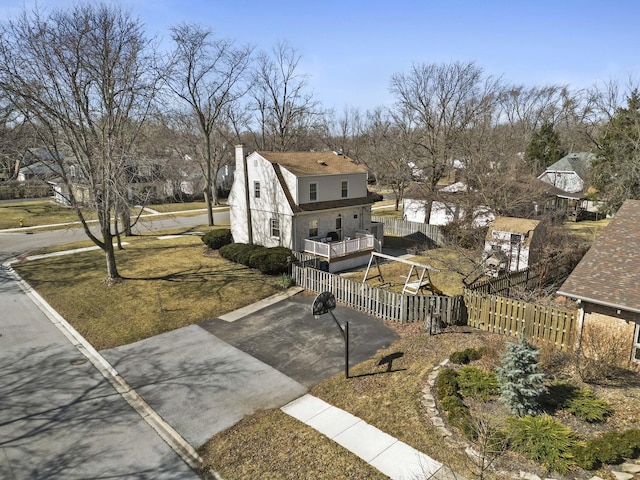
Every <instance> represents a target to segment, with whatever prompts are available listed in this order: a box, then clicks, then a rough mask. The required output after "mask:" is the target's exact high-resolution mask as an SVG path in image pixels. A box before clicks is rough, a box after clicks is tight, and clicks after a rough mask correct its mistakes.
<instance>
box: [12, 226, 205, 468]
mask: <svg viewBox="0 0 640 480" xmlns="http://www.w3.org/2000/svg"><path fill="white" fill-rule="evenodd" d="M202 223H206V217H205V216H202V215H199V216H195V217H182V218H167V217H163V218H162V219H161V220H158V221H155V222H153V223H145V224H143V225H142V227H143V228H145V229H149V228H158V229H163V228H175V227H179V226H184V227H191V226H194V225H199V224H202ZM85 238H86V237H85V235H84V233H83V232H82V231H81V230H80V229H77V228H76V229H65V230H56V231H48V232H38V233H33V234H26V233H13V234H6V233H0V261H5V260H7V259H9V258H12V257H15V256H16V255H19V254H21V253H24V252H26V251H30V250H34V249H37V248H41V247H43V246H49V245H54V244H64V243H68V242H73V241H77V240H83V239H85ZM0 378H1V380H0V478H2V479H9V480H13V479H51V478H61V479H62V478H63V479H76V478H135V479H147V478H148V479H158V478H166V479H182V478H185V479H189V478H198V477H197V476H196V474H195V473H194V472H193V471H192V470H191V469H190V468H189V467H188V466H187V465H186V464H185V463H184V462H183V461H182V460H181V459H180V457H179V456H178V455H177V454H176V453H175V452H174V451H173V450H171V449H170V448H169V446H168V445H167V444H166V443H164V441H163V440H162V439H161V438H160V437H159V436H158V435H157V434H156V432H155V431H153V430H152V429H151V427H149V426H148V425H147V423H145V422H144V420H143V419H142V418H141V417H140V416H139V415H138V414H137V413H135V412H134V410H133V409H132V408H131V407H130V406H129V405H128V404H127V402H126V401H125V400H124V399H123V398H122V397H121V396H120V395H119V394H118V393H117V392H116V391H115V390H114V389H113V387H112V386H111V385H110V384H109V383H108V382H107V381H106V380H105V378H104V377H103V376H102V375H101V374H100V373H99V372H98V370H96V369H95V368H94V367H93V365H92V364H91V363H89V362H88V361H87V360H86V358H85V357H84V356H82V355H81V354H80V352H79V351H78V350H77V349H76V348H75V347H74V346H73V345H72V344H71V343H70V342H69V341H68V340H67V338H66V337H65V336H64V335H63V334H62V333H61V332H60V330H58V329H57V327H55V326H54V325H53V324H52V323H51V321H50V320H49V319H48V318H47V317H46V316H45V314H44V313H43V312H42V311H41V310H40V309H39V308H38V307H37V306H36V305H35V304H34V303H33V302H32V301H31V299H30V298H29V297H27V295H25V293H24V292H23V291H22V290H21V289H20V288H19V287H18V285H17V284H16V282H15V281H14V278H13V277H12V276H11V275H9V273H8V271H7V270H6V269H0Z"/></svg>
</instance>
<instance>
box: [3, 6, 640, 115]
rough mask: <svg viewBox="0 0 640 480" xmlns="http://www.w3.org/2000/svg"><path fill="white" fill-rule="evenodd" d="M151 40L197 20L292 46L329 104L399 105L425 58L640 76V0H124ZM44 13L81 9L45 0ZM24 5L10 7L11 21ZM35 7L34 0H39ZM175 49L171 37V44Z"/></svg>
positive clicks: (547, 76) (526, 75) (528, 81)
mask: <svg viewBox="0 0 640 480" xmlns="http://www.w3.org/2000/svg"><path fill="white" fill-rule="evenodd" d="M117 3H119V4H121V5H123V6H125V7H126V8H128V9H129V10H130V11H131V12H132V13H133V14H135V15H137V16H139V17H140V18H141V19H142V20H143V21H144V22H145V24H146V25H147V29H148V33H149V34H156V35H158V36H159V37H161V38H164V39H165V40H166V39H167V37H168V29H169V27H170V26H171V25H174V24H176V23H181V22H196V23H201V24H203V25H207V26H210V27H211V28H212V29H213V30H214V31H215V32H216V33H217V34H218V35H219V36H221V37H225V38H234V39H236V40H237V41H239V42H241V43H251V44H253V45H255V46H256V47H258V48H262V49H268V48H271V47H272V46H273V45H274V44H275V43H276V42H277V41H281V40H286V41H288V42H289V43H290V44H291V45H292V46H294V47H295V48H296V49H297V50H298V51H299V53H300V54H301V55H302V62H301V71H303V72H304V73H307V74H308V75H310V79H309V85H310V88H311V89H312V91H313V92H314V94H315V95H316V97H317V98H318V99H319V100H321V101H322V103H323V104H324V106H325V107H327V108H335V109H336V110H338V111H341V110H342V109H343V108H344V107H345V106H347V105H348V106H353V107H359V108H361V109H362V110H366V109H370V108H373V107H375V106H378V105H390V104H391V103H392V102H393V97H392V96H391V94H390V93H389V82H390V78H391V76H392V75H393V74H394V73H398V72H406V71H408V70H409V69H410V67H411V65H412V64H413V63H440V62H450V61H463V62H467V61H474V62H476V63H477V65H479V66H480V67H482V68H483V70H484V71H485V73H486V74H488V75H494V76H501V77H502V78H503V79H504V80H505V81H506V82H509V83H514V84H523V85H527V86H533V85H548V84H563V85H564V84H568V85H570V86H572V87H574V88H582V87H588V86H591V85H593V84H594V83H596V82H604V81H608V80H610V79H617V80H619V81H621V82H622V83H626V82H627V80H628V79H629V78H630V77H632V78H633V79H636V78H637V77H638V75H640V48H639V47H640V41H639V40H640V28H638V26H637V21H638V18H639V17H640V2H637V1H635V0H609V1H602V0H583V1H573V0H572V1H562V0H556V1H551V0H537V1H533V0H530V1H519V0H511V1H503V0H496V1H491V0H487V1H481V0H475V1H472V0H449V1H431V0H423V1H418V0H395V1H394V0H387V1H382V0H369V1H356V0H351V1H350V0H342V1H335V0H325V1H322V0H316V1H314V2H308V1H304V0H298V1H277V0H272V1H268V0H262V1H256V0H208V1H207V0H182V1H180V0H120V1H119V2H117ZM38 4H39V5H40V7H45V8H52V7H53V8H57V7H62V6H67V5H72V4H73V2H72V1H70V0H39V2H38ZM23 5H24V2H23V1H22V0H2V2H0V17H1V18H2V19H3V20H4V19H6V18H7V17H8V16H11V15H15V13H16V12H17V11H19V10H20V9H21V8H22V6H23ZM26 5H27V6H29V5H33V2H30V1H27V2H26ZM167 44H168V42H167Z"/></svg>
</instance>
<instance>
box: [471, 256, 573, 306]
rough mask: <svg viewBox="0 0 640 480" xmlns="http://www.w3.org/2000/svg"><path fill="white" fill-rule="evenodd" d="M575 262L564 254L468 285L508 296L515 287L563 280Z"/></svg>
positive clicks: (478, 289)
mask: <svg viewBox="0 0 640 480" xmlns="http://www.w3.org/2000/svg"><path fill="white" fill-rule="evenodd" d="M575 263H576V262H575V259H573V258H572V257H571V255H564V256H560V257H557V258H554V259H549V260H546V261H544V262H539V263H535V264H533V265H531V266H530V267H529V268H526V269H524V270H520V271H519V272H506V273H504V274H503V275H500V276H499V277H498V278H490V279H489V280H483V281H479V282H474V283H472V284H470V285H467V288H468V289H470V290H473V291H475V292H480V293H484V294H488V295H498V294H503V295H507V296H508V295H510V293H511V289H512V288H514V287H519V288H529V289H531V288H540V287H543V286H545V285H548V284H550V283H554V282H561V281H562V280H565V279H566V278H567V277H568V276H569V274H570V273H571V270H573V266H574V265H575Z"/></svg>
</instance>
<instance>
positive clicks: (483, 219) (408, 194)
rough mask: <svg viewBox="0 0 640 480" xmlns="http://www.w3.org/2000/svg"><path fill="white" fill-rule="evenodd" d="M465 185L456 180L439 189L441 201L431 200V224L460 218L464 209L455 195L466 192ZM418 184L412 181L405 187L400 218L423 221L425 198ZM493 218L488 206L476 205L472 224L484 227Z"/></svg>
mask: <svg viewBox="0 0 640 480" xmlns="http://www.w3.org/2000/svg"><path fill="white" fill-rule="evenodd" d="M466 191H467V186H466V185H465V184H464V183H462V182H456V183H453V184H451V185H447V186H446V187H442V188H441V189H440V191H439V192H440V193H439V194H440V196H441V197H442V198H441V199H442V201H433V202H431V214H430V216H429V221H428V222H426V223H429V224H431V225H441V226H442V225H448V224H449V223H451V222H455V221H458V220H461V219H463V218H464V217H465V215H466V211H465V210H464V208H463V207H461V206H460V202H459V201H458V199H457V197H458V196H459V194H460V193H462V192H466ZM423 197H424V194H423V193H422V192H421V189H420V187H419V185H417V184H415V183H413V184H411V185H410V186H409V188H407V190H406V191H405V193H404V197H403V199H402V218H403V219H404V220H408V221H410V222H418V223H425V220H426V216H427V200H425V199H424V198H423ZM494 218H495V216H494V214H493V213H492V212H491V210H490V209H489V207H484V206H477V207H476V208H475V209H474V211H473V220H472V223H473V226H474V227H485V226H487V225H488V224H489V223H491V221H492V220H493V219H494Z"/></svg>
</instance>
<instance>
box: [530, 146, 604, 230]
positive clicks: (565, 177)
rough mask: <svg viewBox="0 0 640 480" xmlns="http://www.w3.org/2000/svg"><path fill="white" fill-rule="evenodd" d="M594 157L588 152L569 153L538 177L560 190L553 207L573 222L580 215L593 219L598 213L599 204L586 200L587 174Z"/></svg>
mask: <svg viewBox="0 0 640 480" xmlns="http://www.w3.org/2000/svg"><path fill="white" fill-rule="evenodd" d="M595 157H596V156H595V155H594V154H593V153H588V152H580V153H570V154H568V155H565V156H564V157H562V158H561V159H560V160H558V161H557V162H556V163H554V164H553V165H551V166H549V167H547V169H546V170H545V171H544V172H543V173H541V174H540V175H539V176H538V178H539V179H540V180H542V181H543V182H545V183H547V184H549V185H553V186H554V187H555V188H558V189H560V192H558V193H557V194H556V199H555V202H554V205H553V207H554V208H555V209H556V210H563V211H566V212H567V214H568V215H569V216H570V218H572V219H574V220H578V219H579V218H580V215H583V216H588V217H594V216H596V215H595V214H597V213H598V209H599V207H600V204H599V202H593V201H590V200H587V190H588V189H589V180H588V179H589V172H590V170H591V164H592V163H593V160H594V159H595ZM588 212H590V213H591V214H592V215H588Z"/></svg>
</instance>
